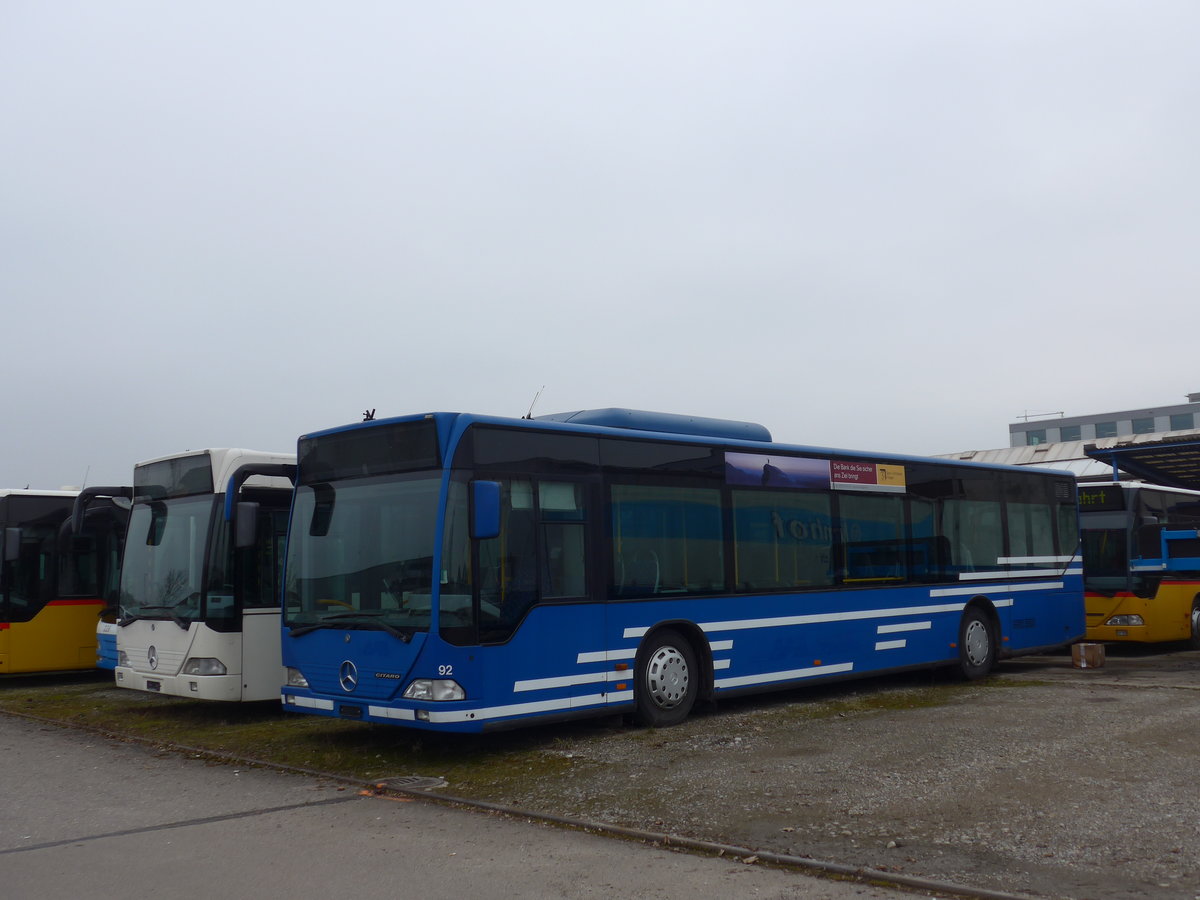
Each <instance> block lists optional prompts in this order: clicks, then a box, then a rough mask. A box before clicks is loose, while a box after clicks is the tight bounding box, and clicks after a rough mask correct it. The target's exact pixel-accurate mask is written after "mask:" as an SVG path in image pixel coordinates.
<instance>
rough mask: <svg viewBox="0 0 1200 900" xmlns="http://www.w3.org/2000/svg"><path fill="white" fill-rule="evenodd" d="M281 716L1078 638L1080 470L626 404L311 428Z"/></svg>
mask: <svg viewBox="0 0 1200 900" xmlns="http://www.w3.org/2000/svg"><path fill="white" fill-rule="evenodd" d="M298 456H299V459H298V472H297V483H296V491H295V497H294V500H293V506H292V512H291V520H290V523H289V536H288V548H287V560H286V564H285V571H284V597H283V598H282V599H283V629H282V652H283V662H284V665H285V667H286V677H287V681H286V684H285V685H284V686H283V689H282V701H283V704H284V708H285V709H288V710H291V711H295V712H304V713H313V714H317V715H325V716H336V717H342V718H348V719H358V720H363V721H372V722H388V723H397V724H401V725H405V726H410V727H413V728H420V729H435V730H444V731H460V732H474V731H486V730H492V729H500V728H509V727H513V726H518V725H524V724H529V723H532V722H535V721H547V720H550V719H565V718H571V717H576V716H587V715H598V714H606V713H616V712H625V713H633V714H635V716H636V717H637V719H638V720H639V721H641V722H643V723H646V724H649V725H651V726H666V725H672V724H675V723H678V722H680V721H682V720H683V719H684V718H685V717H686V716H687V715H688V713H689V712H690V711H691V710H692V708H693V706H694V705H695V704H696V703H697V702H698V701H702V700H713V699H716V698H721V697H727V696H732V695H734V694H738V693H745V692H754V691H765V690H771V689H781V688H792V687H796V686H798V685H803V684H808V683H816V682H820V681H827V680H830V679H836V678H846V677H853V676H861V675H867V674H872V673H880V672H889V671H899V670H904V669H914V668H923V667H931V666H942V665H947V666H956V667H957V668H958V669H959V670H960V671H961V672H962V674H963V675H965V676H966V677H968V678H978V677H982V676H983V675H985V674H986V673H987V672H988V671H989V670H990V669H991V668H992V666H993V664H994V663H995V661H996V660H997V659H998V658H1001V657H1007V656H1012V655H1017V654H1023V653H1032V652H1038V651H1044V650H1048V649H1051V648H1056V647H1061V646H1063V645H1065V644H1068V643H1070V642H1072V641H1074V640H1076V639H1078V638H1080V637H1081V636H1082V635H1083V633H1084V605H1083V585H1082V566H1081V564H1080V561H1079V555H1078V543H1079V530H1078V513H1077V507H1076V492H1075V482H1074V479H1073V477H1072V476H1071V474H1070V473H1068V472H1058V471H1054V470H1045V469H1034V468H1015V467H1006V466H989V465H981V464H972V463H962V462H958V461H948V460H941V459H924V458H919V457H901V456H888V455H883V454H863V453H853V452H848V451H841V450H827V449H816V448H810V447H799V446H786V445H781V444H776V443H773V442H772V441H771V436H770V433H769V432H768V431H767V430H766V429H765V428H764V427H762V426H760V425H755V424H752V423H744V422H730V421H725V420H714V419H700V418H692V417H687V416H679V415H671V414H661V413H649V412H642V411H637V410H626V409H603V410H588V411H580V412H574V413H563V414H559V415H552V416H542V417H538V418H536V419H504V418H496V417H487V416H478V415H467V414H460V413H430V414H424V415H413V416H405V417H400V418H393V419H386V420H374V421H368V422H363V423H358V424H355V425H350V426H346V427H343V428H335V429H330V430H327V431H322V432H318V433H315V434H310V435H305V436H302V437H301V438H300V439H299V445H298Z"/></svg>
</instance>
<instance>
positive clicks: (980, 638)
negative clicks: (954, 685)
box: [958, 606, 996, 681]
mask: <svg viewBox="0 0 1200 900" xmlns="http://www.w3.org/2000/svg"><path fill="white" fill-rule="evenodd" d="M995 664H996V634H995V631H994V630H993V628H992V623H991V620H990V619H989V618H988V617H987V615H986V614H985V613H984V612H983V611H982V610H981V609H979V608H978V607H975V606H972V607H968V608H967V610H966V611H965V612H964V613H963V617H962V622H961V623H960V624H959V626H958V669H959V671H960V672H961V673H962V676H963V678H966V679H968V680H969V681H974V680H975V679H976V678H982V677H983V676H984V675H986V674H987V673H988V672H990V671H991V670H992V666H994V665H995Z"/></svg>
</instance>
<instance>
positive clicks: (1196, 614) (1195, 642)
mask: <svg viewBox="0 0 1200 900" xmlns="http://www.w3.org/2000/svg"><path fill="white" fill-rule="evenodd" d="M1188 643H1189V644H1191V645H1192V649H1193V650H1200V597H1197V598H1196V599H1195V600H1193V601H1192V638H1191V640H1190V641H1188Z"/></svg>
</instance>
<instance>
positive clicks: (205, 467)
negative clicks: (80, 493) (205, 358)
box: [115, 449, 296, 701]
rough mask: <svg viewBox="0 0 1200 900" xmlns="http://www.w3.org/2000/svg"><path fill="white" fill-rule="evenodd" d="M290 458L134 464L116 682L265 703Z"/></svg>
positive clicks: (228, 453) (276, 666) (198, 455)
mask: <svg viewBox="0 0 1200 900" xmlns="http://www.w3.org/2000/svg"><path fill="white" fill-rule="evenodd" d="M295 471H296V457H295V455H294V454H287V453H264V452H259V451H254V450H231V449H211V450H198V451H194V452H189V453H181V454H178V455H176V456H168V457H163V458H161V459H154V460H149V461H147V462H144V463H139V464H138V465H137V466H135V467H134V470H133V486H134V499H133V509H132V511H131V514H130V519H129V531H128V537H127V540H126V546H125V557H124V561H123V564H122V567H121V593H120V603H121V608H120V611H119V617H118V620H117V666H116V670H115V677H116V683H117V685H118V686H119V687H126V688H131V689H134V690H140V691H151V692H156V693H162V694H171V695H175V696H179V697H193V698H197V699H200V700H233V701H237V700H270V699H274V698H277V697H278V696H279V688H280V685H282V684H283V682H284V670H283V667H282V664H281V662H280V649H279V628H280V626H279V610H280V598H279V584H280V574H281V572H282V568H283V547H284V542H285V540H286V536H287V517H288V508H289V506H290V504H291V498H292V480H293V478H294V477H295Z"/></svg>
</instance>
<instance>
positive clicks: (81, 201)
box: [0, 0, 1200, 487]
mask: <svg viewBox="0 0 1200 900" xmlns="http://www.w3.org/2000/svg"><path fill="white" fill-rule="evenodd" d="M1197 46H1200V5H1197V4H1195V3H1193V2H1190V0H1181V2H1165V0H1164V2H1155V0H1149V2H1140V3H1132V2H1128V3H1113V2H1096V0H1074V2H1066V0H1064V2H1045V0H1038V2H1026V0H1003V2H971V3H962V2H958V0H947V2H902V0H877V2H854V0H837V2H834V0H829V2H820V3H818V2H802V0H787V2H755V0H748V2H737V3H733V2H724V3H704V2H657V3H656V2H619V0H610V2H606V3H603V4H600V3H592V4H583V3H565V2H554V0H547V2H502V0H493V2H457V3H437V4H431V3H415V2H400V0H393V2H366V0H361V2H354V3H332V2H329V3H316V2H304V0H293V2H289V3H269V2H245V0H239V2H236V3H234V2H206V3H198V2H193V3H161V2H156V0H147V2H122V0H106V2H103V3H96V2H79V3H72V2H54V0H52V2H45V0H29V2H25V0H0V122H2V123H3V126H2V127H3V129H4V134H5V139H4V140H3V141H0V298H3V309H4V315H3V334H4V339H3V344H2V347H3V349H2V350H0V376H2V378H3V390H2V393H0V397H2V398H3V400H2V405H0V410H2V415H3V431H2V432H0V433H2V434H3V438H2V439H0V487H24V486H25V485H26V484H30V485H32V486H33V487H58V486H60V485H64V484H79V483H80V482H81V481H82V480H83V479H84V476H85V473H86V475H87V480H88V482H89V483H92V484H99V483H112V482H127V481H128V479H129V477H130V472H131V469H132V465H133V463H134V462H136V461H138V460H142V459H147V458H151V457H154V456H160V455H164V454H167V453H171V452H175V451H181V450H185V449H197V448H200V447H205V446H245V447H253V448H257V449H264V450H289V449H292V448H294V445H295V439H296V437H297V436H298V435H299V434H301V433H303V432H306V431H312V430H316V429H319V428H325V427H330V426H334V425H340V424H345V423H348V422H352V421H356V420H357V419H359V418H360V417H361V412H362V410H364V409H366V408H375V409H376V410H377V412H378V415H379V416H381V417H383V416H388V415H400V414H403V413H409V412H425V411H430V410H435V409H437V410H441V409H450V410H463V411H471V412H486V413H495V414H502V415H514V416H518V415H521V414H523V413H524V412H525V411H526V409H527V408H528V407H529V404H530V401H531V400H532V399H533V396H534V394H535V393H536V392H537V391H538V390H539V388H541V387H542V385H545V391H544V393H543V395H542V398H541V399H540V400H539V402H538V405H537V409H536V410H535V411H536V412H541V413H549V412H559V411H564V410H569V409H580V408H587V407H596V406H633V407H639V408H644V409H655V410H661V411H666V412H677V413H686V414H694V415H705V416H718V417H728V418H737V419H746V420H752V421H758V422H761V423H763V424H765V425H766V426H767V427H768V428H770V429H771V431H772V432H773V434H774V435H775V437H776V438H777V439H779V440H786V441H789V442H794V443H808V444H816V445H819V446H840V447H851V448H858V449H876V450H886V451H898V452H914V453H939V452H947V451H952V450H960V449H968V448H989V447H1000V446H1004V445H1005V444H1006V443H1007V427H1006V426H1007V423H1009V422H1010V421H1014V420H1015V418H1016V417H1017V416H1018V415H1019V414H1021V413H1022V412H1023V411H1025V410H1028V411H1030V412H1047V411H1052V410H1063V411H1065V412H1066V413H1067V414H1068V415H1071V414H1085V413H1090V412H1100V411H1104V410H1107V409H1126V408H1136V407H1143V406H1151V405H1166V404H1174V403H1179V402H1183V400H1184V395H1185V394H1186V393H1188V392H1189V391H1200V372H1198V371H1197V365H1196V355H1197V354H1196V350H1195V346H1196V343H1195V338H1194V334H1195V329H1196V325H1197V319H1198V318H1200V317H1198V316H1197V312H1196V307H1195V304H1194V300H1193V297H1194V294H1193V291H1194V290H1195V287H1196V285H1197V283H1198V282H1200V253H1197V249H1196V248H1197V243H1198V242H1197V237H1198V231H1200V227H1198V226H1200V188H1198V182H1197V174H1196V173H1197V162H1196V161H1197V159H1200V118H1198V117H1197V115H1196V111H1197V109H1200V96H1198V95H1200V54H1197V53H1196V47H1197Z"/></svg>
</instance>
